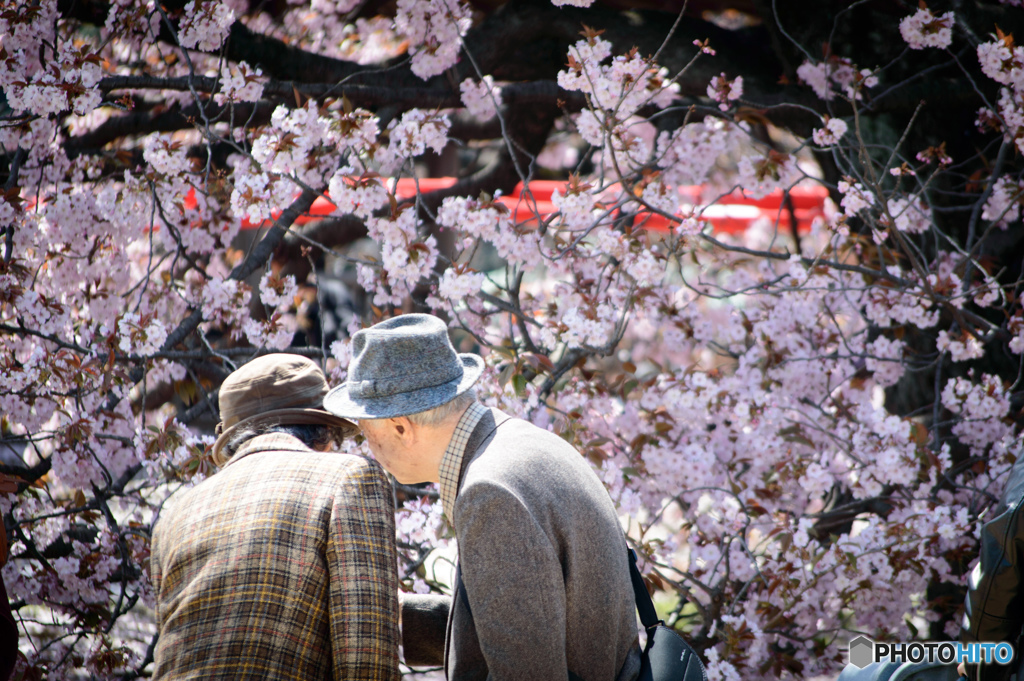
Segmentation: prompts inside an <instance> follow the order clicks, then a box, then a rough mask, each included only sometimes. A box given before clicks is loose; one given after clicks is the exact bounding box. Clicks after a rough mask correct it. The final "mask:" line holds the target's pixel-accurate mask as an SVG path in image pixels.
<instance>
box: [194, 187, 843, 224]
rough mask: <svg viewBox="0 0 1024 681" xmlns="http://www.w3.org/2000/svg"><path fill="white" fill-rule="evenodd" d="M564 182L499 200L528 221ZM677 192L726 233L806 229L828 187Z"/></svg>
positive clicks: (406, 195)
mask: <svg viewBox="0 0 1024 681" xmlns="http://www.w3.org/2000/svg"><path fill="white" fill-rule="evenodd" d="M453 184H455V178H454V177H436V178H424V179H420V180H414V179H412V178H403V179H400V180H398V182H397V186H394V185H390V186H394V190H395V196H396V198H397V199H399V200H403V199H410V198H412V197H414V196H415V195H416V190H417V185H418V187H419V191H420V192H421V193H426V192H431V191H434V190H436V189H445V188H447V187H450V186H452V185H453ZM566 186H567V183H566V182H564V181H559V180H556V181H552V180H535V181H533V182H531V183H530V194H529V195H527V194H524V192H523V183H522V182H520V183H519V184H518V185H516V188H515V190H514V191H513V192H512V193H511V194H509V195H507V196H502V197H500V198H499V199H498V200H499V201H500V202H501V203H503V204H504V205H505V206H507V207H508V209H509V213H510V217H511V218H512V220H513V221H515V222H516V223H524V222H525V223H530V222H534V221H537V220H538V218H540V219H544V218H546V217H548V216H550V215H551V214H552V213H555V212H557V210H558V209H557V208H556V207H555V205H554V204H553V203H552V202H551V194H552V193H553V192H554V191H555V190H558V191H560V192H564V191H565V188H566ZM679 193H680V202H681V204H682V211H683V213H684V214H685V213H687V212H688V211H689V209H692V208H693V207H695V206H704V209H703V210H702V211H701V213H700V215H699V216H697V217H698V219H699V220H703V221H705V222H708V223H710V224H711V227H712V229H713V230H714V231H715V232H719V233H723V232H724V233H729V234H736V233H741V232H744V231H746V230H747V229H748V228H750V226H751V225H752V224H753V223H754V222H756V221H759V220H768V221H769V222H770V223H772V224H776V223H777V224H778V228H779V229H785V230H790V229H791V222H792V218H793V217H795V219H796V226H797V231H798V232H807V231H809V230H810V228H811V223H812V222H813V220H814V219H815V218H819V217H825V201H826V199H827V198H828V190H827V189H826V188H825V187H822V186H820V185H814V186H810V187H793V188H792V189H791V190H790V191H789V194H788V203H787V199H786V195H784V194H783V192H781V191H776V192H772V193H771V194H768V195H767V196H764V197H762V198H760V199H753V198H749V197H747V196H744V194H743V192H742V191H741V190H736V191H734V192H732V193H730V194H726V195H724V196H720V195H718V194H717V193H716V192H713V191H712V190H710V189H708V188H707V187H703V186H688V187H680V189H679ZM705 204H707V205H705ZM195 205H196V202H195V190H194V189H192V190H189V193H188V195H187V196H186V197H185V207H186V208H193V207H195ZM334 210H335V207H334V204H332V203H331V202H330V200H328V199H327V197H326V196H322V197H320V198H318V199H317V200H316V201H314V202H313V206H312V207H311V208H310V210H309V213H308V214H306V215H302V216H300V217H299V218H298V219H297V220H296V221H295V223H296V224H298V225H304V224H306V223H308V222H312V221H314V220H320V219H323V218H325V217H327V216H329V215H331V214H333V213H334ZM280 212H281V211H280V209H276V210H274V212H273V215H274V217H275V218H276V217H277V216H278V215H280ZM267 224H270V221H263V222H261V223H253V222H250V221H249V220H243V221H242V229H255V228H257V227H261V226H265V225H267ZM636 224H639V225H642V226H643V227H644V228H645V229H649V230H653V231H658V232H666V231H668V230H669V229H670V225H669V220H668V219H667V218H665V217H664V216H662V215H658V214H654V213H650V212H642V213H640V214H639V215H637V217H636Z"/></svg>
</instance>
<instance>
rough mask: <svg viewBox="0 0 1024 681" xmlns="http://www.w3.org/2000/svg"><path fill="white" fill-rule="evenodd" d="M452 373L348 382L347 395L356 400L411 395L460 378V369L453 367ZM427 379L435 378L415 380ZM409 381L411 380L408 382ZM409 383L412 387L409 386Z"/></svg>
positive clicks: (428, 373)
mask: <svg viewBox="0 0 1024 681" xmlns="http://www.w3.org/2000/svg"><path fill="white" fill-rule="evenodd" d="M454 369H455V370H454V371H449V372H448V373H447V374H445V375H444V376H442V377H440V378H439V379H437V378H436V377H437V373H436V372H433V371H425V372H423V373H419V374H413V375H412V376H409V375H408V374H407V375H405V376H394V377H390V378H376V379H369V380H366V381H349V382H348V394H349V395H351V396H352V397H354V398H356V399H372V398H374V397H390V396H391V395H396V394H399V393H411V392H415V391H417V390H424V389H426V388H436V387H438V386H440V385H444V384H446V383H451V382H452V381H455V380H458V379H460V378H462V374H463V371H462V367H461V366H458V367H454ZM428 377H435V380H432V381H429V382H427V381H422V382H421V381H416V380H415V379H417V378H419V379H426V378H428ZM410 379H413V380H412V381H410ZM410 382H412V383H413V385H410Z"/></svg>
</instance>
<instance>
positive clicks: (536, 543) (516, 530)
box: [455, 482, 568, 681]
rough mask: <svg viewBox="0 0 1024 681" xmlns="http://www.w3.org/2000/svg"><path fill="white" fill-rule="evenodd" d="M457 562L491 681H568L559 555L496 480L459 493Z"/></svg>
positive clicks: (522, 506) (520, 503) (531, 517)
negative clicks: (524, 680)
mask: <svg viewBox="0 0 1024 681" xmlns="http://www.w3.org/2000/svg"><path fill="white" fill-rule="evenodd" d="M456 506H457V511H456V513H457V521H456V523H455V525H456V534H457V536H458V541H459V563H460V565H461V570H462V579H463V582H464V583H465V586H466V595H467V597H468V599H469V606H470V609H471V611H472V613H473V621H474V624H475V626H476V634H477V638H478V640H479V642H480V650H481V652H482V653H483V656H484V659H485V660H486V661H487V668H488V672H489V674H488V679H490V680H491V681H513V680H515V681H520V680H521V679H531V680H533V681H544V680H545V679H557V680H558V681H565V680H566V679H567V678H568V669H567V663H566V653H565V628H566V627H565V585H564V583H563V578H562V566H561V563H560V562H559V558H558V552H557V551H556V549H555V547H554V546H553V545H552V543H551V541H550V540H549V538H548V535H547V533H546V532H545V531H544V529H543V527H542V526H541V524H540V523H539V522H538V521H537V519H536V518H535V517H534V515H533V514H532V513H531V511H530V509H529V508H527V506H526V505H525V504H524V503H523V501H522V500H521V499H520V498H519V497H518V496H517V495H516V494H514V493H513V492H512V491H511V490H509V489H508V488H506V487H504V486H502V485H500V484H496V483H491V482H476V483H474V484H472V485H467V486H466V487H465V488H464V489H462V490H461V491H460V493H459V499H458V502H457V503H456Z"/></svg>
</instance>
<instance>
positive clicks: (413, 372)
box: [324, 314, 640, 681]
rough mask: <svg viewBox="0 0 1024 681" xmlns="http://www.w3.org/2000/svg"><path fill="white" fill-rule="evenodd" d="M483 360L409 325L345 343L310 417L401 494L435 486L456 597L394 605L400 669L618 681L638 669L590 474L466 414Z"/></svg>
mask: <svg viewBox="0 0 1024 681" xmlns="http://www.w3.org/2000/svg"><path fill="white" fill-rule="evenodd" d="M482 371H483V360H482V359H481V358H480V357H478V356H476V355H472V354H456V352H455V350H454V348H453V347H452V345H451V342H450V341H449V339H448V330H447V327H446V325H445V324H444V322H442V321H441V320H440V319H438V318H437V317H433V316H430V315H423V314H409V315H402V316H400V317H396V318H393V319H390V320H387V321H385V322H381V323H380V324H377V325H376V326H373V327H371V328H369V329H365V330H363V331H360V332H358V333H356V334H355V336H354V337H353V339H352V362H351V364H350V366H349V373H348V381H347V382H346V383H344V384H343V385H340V386H338V387H337V388H335V389H334V390H332V391H331V392H330V393H329V394H328V395H327V398H326V399H325V401H324V408H325V409H327V411H330V412H332V413H334V414H336V415H338V416H342V417H345V418H349V419H353V420H357V421H358V423H359V427H360V429H361V430H362V431H363V434H364V435H365V436H366V439H367V442H368V443H369V446H370V449H371V450H372V451H373V453H374V455H375V456H376V457H377V460H378V461H380V462H381V464H382V465H383V466H384V467H385V468H386V469H388V470H389V471H390V472H391V473H392V474H393V475H394V476H395V478H397V479H398V480H399V482H403V483H421V482H435V483H439V484H440V489H441V502H442V505H443V507H444V512H445V515H446V516H447V517H448V519H449V520H450V521H451V523H452V526H453V527H454V528H455V535H456V537H457V539H458V547H459V562H458V566H457V569H456V583H455V586H454V591H455V595H454V597H453V598H451V599H448V598H446V597H441V596H433V597H432V596H416V595H413V594H407V595H403V601H402V628H403V642H404V644H405V649H404V652H405V659H406V662H407V663H409V664H439V663H441V662H442V661H443V663H444V667H445V673H446V674H447V677H448V678H449V679H459V680H460V681H461V680H463V679H493V680H494V681H505V680H507V681H512V680H515V681H520V680H523V679H529V680H530V681H543V680H545V679H552V680H556V679H557V680H558V681H566V680H567V679H569V680H572V681H575V680H577V679H585V680H586V681H613V680H615V679H618V680H620V681H629V680H631V679H634V678H636V675H637V674H638V671H639V666H640V661H639V660H640V657H639V656H640V651H639V647H638V644H637V627H636V611H635V602H634V597H633V591H632V587H631V585H630V574H629V565H628V563H627V553H626V543H625V538H624V536H623V532H622V529H621V527H620V526H619V520H618V515H617V513H616V511H615V507H614V505H613V504H612V502H611V499H610V498H609V497H608V493H607V491H606V490H605V488H604V486H603V485H602V484H601V482H600V480H599V479H598V477H597V475H595V473H594V471H593V470H591V468H590V466H589V465H588V464H587V462H586V461H585V460H584V459H583V457H582V456H580V454H579V453H578V452H577V451H576V450H575V449H573V448H572V446H570V445H569V444H568V443H566V442H565V441H564V440H562V439H561V438H560V437H558V436H557V435H554V434H553V433H549V432H548V431H546V430H543V429H541V428H538V427H536V426H534V425H532V424H530V423H528V422H526V421H523V420H520V419H516V418H511V417H510V416H508V415H507V414H504V413H502V412H500V411H498V410H496V409H487V408H485V407H483V406H481V405H480V404H478V403H477V402H476V401H475V397H474V394H473V391H472V390H471V387H472V386H473V384H474V383H475V382H476V381H477V379H478V378H479V377H480V374H481V372H482Z"/></svg>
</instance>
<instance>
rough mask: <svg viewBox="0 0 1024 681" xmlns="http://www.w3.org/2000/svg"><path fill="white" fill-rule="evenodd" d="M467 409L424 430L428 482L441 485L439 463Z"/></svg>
mask: <svg viewBox="0 0 1024 681" xmlns="http://www.w3.org/2000/svg"><path fill="white" fill-rule="evenodd" d="M468 409H469V407H466V409H463V410H462V411H460V412H458V413H457V414H452V415H451V417H450V418H448V419H446V420H445V421H444V422H442V423H440V424H438V425H436V426H428V427H427V428H425V429H424V430H425V431H426V432H424V433H423V444H424V446H425V449H426V451H427V452H430V470H431V478H430V482H433V483H436V484H440V483H441V461H442V460H443V459H444V454H445V452H447V451H448V445H450V444H451V442H452V437H454V436H455V428H457V427H458V425H459V421H461V420H462V417H463V415H464V414H465V413H466V411H467V410H468Z"/></svg>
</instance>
